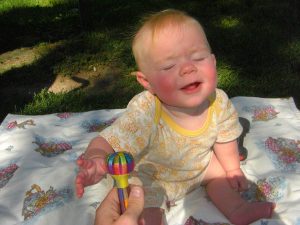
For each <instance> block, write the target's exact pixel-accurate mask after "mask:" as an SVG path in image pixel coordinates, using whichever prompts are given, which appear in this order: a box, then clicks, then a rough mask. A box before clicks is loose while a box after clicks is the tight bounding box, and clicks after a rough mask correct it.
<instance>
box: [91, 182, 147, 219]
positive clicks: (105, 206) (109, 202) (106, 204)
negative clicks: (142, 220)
mask: <svg viewBox="0 0 300 225" xmlns="http://www.w3.org/2000/svg"><path fill="white" fill-rule="evenodd" d="M143 209H144V191H143V189H142V187H140V186H131V190H130V192H129V198H128V207H127V209H126V210H125V212H124V213H123V214H122V215H121V211H120V204H119V198H118V193H117V189H116V188H113V189H112V190H111V191H110V192H109V194H108V195H107V196H106V198H105V199H104V200H103V201H102V203H101V204H100V206H99V207H98V209H97V211H96V216H95V225H138V221H139V217H140V215H141V213H142V211H143Z"/></svg>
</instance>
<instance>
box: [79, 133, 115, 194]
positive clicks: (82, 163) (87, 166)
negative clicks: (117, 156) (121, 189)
mask: <svg viewBox="0 0 300 225" xmlns="http://www.w3.org/2000/svg"><path fill="white" fill-rule="evenodd" d="M113 152H114V150H113V148H112V147H111V146H110V145H109V143H108V142H107V141H106V140H105V139H104V138H103V137H101V136H98V137H96V138H94V139H93V140H92V141H91V142H90V144H89V145H88V147H87V149H86V151H85V153H84V154H83V155H82V156H80V157H79V158H78V160H77V165H78V167H79V172H78V174H77V176H76V180H75V185H76V194H77V196H78V197H79V198H80V197H82V195H83V193H84V188H85V187H86V186H89V185H93V184H96V183H97V182H99V181H100V180H101V179H102V177H103V176H104V175H105V174H106V172H107V168H106V162H105V159H106V156H107V155H108V154H110V153H113Z"/></svg>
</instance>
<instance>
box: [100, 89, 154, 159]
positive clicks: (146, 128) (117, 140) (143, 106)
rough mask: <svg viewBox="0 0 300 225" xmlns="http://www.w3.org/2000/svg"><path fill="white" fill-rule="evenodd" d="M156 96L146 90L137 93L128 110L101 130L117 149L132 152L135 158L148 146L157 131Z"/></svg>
mask: <svg viewBox="0 0 300 225" xmlns="http://www.w3.org/2000/svg"><path fill="white" fill-rule="evenodd" d="M154 116H155V98H154V96H153V95H152V94H150V93H149V92H147V91H144V92H142V93H140V94H138V95H136V96H135V97H134V98H133V99H132V100H131V101H130V102H129V103H128V106H127V108H126V111H125V112H124V113H123V114H122V115H121V116H120V117H119V118H118V119H117V120H116V121H115V122H114V123H113V124H112V125H111V126H109V127H107V128H106V129H104V130H103V131H101V132H100V136H102V137H104V138H105V139H106V140H107V141H108V143H109V144H110V145H111V146H112V148H113V149H114V150H115V151H127V152H130V153H131V154H132V155H133V156H134V157H135V158H136V157H138V156H139V155H140V154H141V153H142V152H143V150H144V149H146V148H147V146H148V145H149V143H150V142H151V139H152V138H153V134H154V133H155V129H156V126H155V123H154Z"/></svg>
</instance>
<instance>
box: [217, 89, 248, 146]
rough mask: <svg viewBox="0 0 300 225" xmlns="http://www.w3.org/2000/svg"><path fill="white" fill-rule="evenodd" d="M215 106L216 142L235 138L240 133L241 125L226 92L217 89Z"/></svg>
mask: <svg viewBox="0 0 300 225" xmlns="http://www.w3.org/2000/svg"><path fill="white" fill-rule="evenodd" d="M215 101H216V103H215V104H216V108H217V109H218V113H216V114H217V127H218V136H217V142H220V143H222V142H223V143H224V142H229V141H232V140H235V139H237V138H238V137H239V136H240V135H241V133H242V130H243V128H242V126H241V125H240V123H239V118H238V113H237V111H236V110H235V108H234V105H233V104H232V102H231V101H230V99H228V96H227V94H226V93H225V92H224V91H222V90H220V89H217V92H216V100H215Z"/></svg>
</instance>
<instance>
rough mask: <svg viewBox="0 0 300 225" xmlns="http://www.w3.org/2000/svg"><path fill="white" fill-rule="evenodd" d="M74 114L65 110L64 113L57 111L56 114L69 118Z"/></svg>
mask: <svg viewBox="0 0 300 225" xmlns="http://www.w3.org/2000/svg"><path fill="white" fill-rule="evenodd" d="M72 115H73V113H70V112H63V113H57V114H56V116H57V117H59V118H60V119H68V118H70V117H71V116H72Z"/></svg>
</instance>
